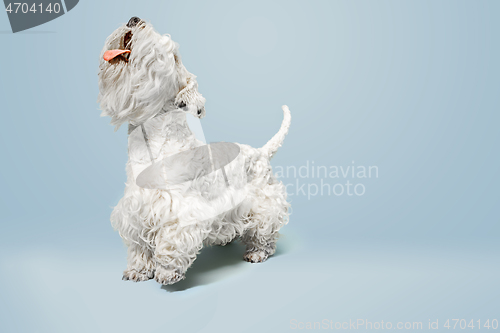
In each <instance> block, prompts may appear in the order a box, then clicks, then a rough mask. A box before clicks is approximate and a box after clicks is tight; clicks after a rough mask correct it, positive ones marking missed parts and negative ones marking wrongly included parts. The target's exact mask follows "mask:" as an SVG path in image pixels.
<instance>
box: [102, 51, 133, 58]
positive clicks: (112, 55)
mask: <svg viewBox="0 0 500 333" xmlns="http://www.w3.org/2000/svg"><path fill="white" fill-rule="evenodd" d="M124 53H130V50H108V51H106V52H104V56H103V58H104V60H106V61H110V60H111V59H114V58H116V57H118V56H119V55H120V54H124Z"/></svg>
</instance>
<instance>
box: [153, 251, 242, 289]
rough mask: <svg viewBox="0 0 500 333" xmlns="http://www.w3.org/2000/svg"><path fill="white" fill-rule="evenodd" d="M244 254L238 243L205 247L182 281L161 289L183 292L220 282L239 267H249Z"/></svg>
mask: <svg viewBox="0 0 500 333" xmlns="http://www.w3.org/2000/svg"><path fill="white" fill-rule="evenodd" d="M244 252H245V247H244V246H243V245H242V244H240V243H238V242H232V243H230V244H228V245H226V246H208V247H205V248H203V249H202V250H201V253H200V254H199V255H198V257H197V258H196V260H195V262H194V263H193V265H192V266H191V267H190V268H189V269H188V271H187V273H186V278H185V279H184V280H182V281H179V282H177V283H176V284H173V285H169V286H162V287H161V288H162V289H164V290H166V291H170V292H175V291H183V290H186V289H190V288H193V287H196V286H201V285H206V284H209V283H211V282H214V281H217V280H220V278H222V277H223V276H226V275H228V274H230V273H231V272H234V271H235V270H239V269H238V268H242V267H241V266H245V265H249V263H247V262H245V261H244V260H243V254H244Z"/></svg>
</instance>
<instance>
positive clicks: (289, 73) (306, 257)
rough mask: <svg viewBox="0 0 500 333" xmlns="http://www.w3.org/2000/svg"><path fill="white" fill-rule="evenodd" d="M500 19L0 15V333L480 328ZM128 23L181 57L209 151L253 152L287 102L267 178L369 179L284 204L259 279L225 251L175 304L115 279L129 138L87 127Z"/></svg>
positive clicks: (210, 254)
mask: <svg viewBox="0 0 500 333" xmlns="http://www.w3.org/2000/svg"><path fill="white" fill-rule="evenodd" d="M499 13H500V2H498V1H481V0H477V1H472V0H470V1H279V2H278V1H276V2H269V1H262V2H261V1H238V2H236V1H217V2H211V1H210V2H209V1H203V2H202V1H198V2H195V1H176V2H174V1H166V0H165V1H158V0H154V1H138V0H136V1H127V0H120V1H117V0H108V1H90V0H82V1H80V3H79V4H78V5H77V6H76V7H75V8H74V9H73V10H72V11H71V12H69V13H67V14H65V15H64V16H62V17H60V18H59V19H56V20H54V21H52V22H49V23H47V24H45V25H43V26H39V27H37V28H34V29H31V30H28V31H26V32H24V33H18V34H12V33H11V32H10V26H9V23H8V20H7V15H6V14H0V31H2V33H1V34H0V40H1V45H2V51H1V52H0V64H1V76H0V85H1V86H0V98H1V103H2V104H1V105H2V109H1V110H2V111H1V114H2V116H1V120H2V130H1V131H0V136H1V140H2V150H1V151H2V153H1V156H2V160H1V163H0V171H1V172H0V186H1V189H2V191H1V192H0V193H1V194H0V195H1V202H0V208H1V211H2V214H1V228H2V229H1V230H2V234H1V235H2V237H1V238H2V241H1V243H0V247H1V248H0V249H1V252H0V273H1V275H0V276H1V277H0V282H1V284H0V295H1V301H0V331H2V332H32V333H35V332H198V331H199V332H216V331H218V332H282V331H288V330H291V328H290V321H291V320H292V319H296V320H297V321H301V322H307V321H321V320H323V319H328V320H333V321H334V322H337V321H340V322H343V321H348V320H349V319H351V320H356V319H359V318H361V319H366V320H369V321H372V322H376V321H379V322H380V321H381V320H384V322H387V321H391V322H393V323H394V325H395V323H396V322H398V321H401V322H406V321H410V322H413V321H421V322H423V325H424V328H426V327H427V325H428V320H429V319H431V320H432V321H435V320H436V319H439V325H440V328H441V329H440V330H439V331H443V330H445V329H443V324H444V322H445V320H446V319H448V318H450V319H452V318H458V319H467V322H469V321H470V319H474V320H477V319H481V320H483V322H484V321H485V320H486V319H490V320H491V319H494V318H497V319H499V317H500V312H499V310H500V304H499V297H500V288H499V278H500V270H499V259H498V258H499V256H498V255H499V245H498V240H499V231H500V228H499V194H498V190H499V186H500V183H499V180H500V179H499V167H500V159H499V155H498V143H499V139H500V138H499V121H500V118H499V113H498V111H499V105H500V103H499V102H500V100H499V96H500V95H499V88H500V84H499V83H500V79H499V77H500V70H499V69H500V68H499V59H500V52H499V50H500V49H499V46H498V32H499V31H500V20H499V19H498V18H499ZM131 16H139V17H141V18H144V19H146V20H148V21H150V22H152V23H153V25H154V26H155V28H156V29H157V30H158V31H159V32H161V33H170V34H171V35H172V37H173V39H174V40H175V41H177V42H179V43H180V45H181V49H180V50H181V54H182V56H183V62H184V64H185V65H186V67H187V68H188V70H189V71H191V72H193V73H194V74H196V75H197V76H198V82H199V85H200V91H201V92H202V93H203V95H204V96H205V97H206V98H207V104H206V109H207V117H206V118H205V119H203V120H202V126H203V129H204V133H205V136H206V137H207V140H208V141H212V142H213V141H234V142H241V143H247V144H250V145H252V146H255V147H260V146H262V145H263V144H264V143H265V142H266V141H267V140H268V139H269V138H270V137H271V136H272V135H273V134H274V133H275V132H276V131H277V129H278V127H279V124H280V122H281V119H282V113H281V110H280V106H281V105H282V104H287V105H289V107H290V109H291V111H292V127H291V130H290V133H289V135H288V137H287V138H286V141H285V144H284V146H283V147H282V148H281V149H280V151H279V153H278V154H277V156H276V157H275V159H274V160H273V165H274V166H278V165H279V166H285V167H286V166H295V167H297V168H298V167H300V166H302V165H304V164H305V163H306V161H310V162H312V161H314V163H315V165H325V166H332V165H336V166H344V167H347V166H350V165H352V162H353V161H354V163H355V165H365V166H369V165H376V166H378V168H379V177H378V178H372V179H367V180H363V183H364V184H365V185H366V193H365V195H363V196H361V197H357V196H347V195H343V196H315V197H311V198H310V200H308V198H307V197H306V196H303V195H299V196H296V195H295V196H292V197H291V199H292V206H293V214H292V216H291V220H290V223H289V225H287V226H286V227H285V228H284V229H282V233H283V237H282V239H281V240H280V241H279V243H278V247H279V250H278V253H277V255H276V256H275V257H273V258H272V259H270V260H268V261H267V262H265V263H264V264H259V265H252V264H249V263H245V262H243V261H242V260H241V256H242V254H243V248H242V247H241V245H240V244H232V245H230V246H229V247H226V248H209V249H205V250H204V251H203V252H202V254H201V255H200V256H199V260H197V261H196V262H195V264H194V266H193V267H192V269H190V270H189V271H188V274H187V275H188V277H187V279H186V280H185V281H183V282H181V283H179V284H178V285H175V286H173V287H160V285H158V284H156V282H154V281H149V282H144V283H140V284H133V283H130V282H123V281H121V280H120V279H121V272H122V270H123V269H124V268H125V265H126V260H125V256H126V250H125V248H124V246H123V245H122V243H121V239H120V238H119V236H118V234H117V233H115V232H114V231H113V230H112V228H111V226H110V223H109V215H110V213H111V207H112V206H113V205H115V204H116V203H117V202H118V200H119V198H120V197H121V195H122V193H123V189H124V182H125V171H124V168H125V162H126V159H127V135H126V129H125V127H124V128H122V129H120V130H119V131H118V132H116V133H115V132H113V128H112V127H111V126H110V125H109V120H108V119H104V118H99V114H100V111H99V110H98V105H97V103H96V99H97V94H98V88H97V70H98V57H99V53H100V50H101V48H102V46H103V44H104V40H105V38H106V37H107V36H108V35H109V34H110V33H111V32H112V31H113V30H114V29H115V28H116V27H118V26H119V25H120V24H121V23H124V22H127V21H128V19H129V18H130V17H131ZM284 181H285V182H287V183H293V182H294V181H296V180H295V179H292V178H287V179H284ZM301 181H304V182H306V183H307V182H309V183H313V182H316V183H318V182H319V179H301ZM327 181H329V182H330V183H336V182H337V180H332V179H329V180H327ZM339 181H342V182H344V181H345V180H343V179H341V180H339ZM468 330H469V331H472V330H471V329H468ZM475 330H477V327H476V329H475ZM359 331H363V329H359Z"/></svg>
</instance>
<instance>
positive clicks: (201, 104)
mask: <svg viewBox="0 0 500 333" xmlns="http://www.w3.org/2000/svg"><path fill="white" fill-rule="evenodd" d="M189 74H190V75H189V76H188V77H187V79H186V82H187V85H186V86H185V87H182V89H181V90H180V91H179V93H178V94H177V96H176V97H175V101H174V103H175V105H176V106H177V107H178V108H179V109H183V110H184V111H186V112H188V113H191V114H192V115H193V116H195V117H198V118H203V117H204V116H205V101H206V100H205V98H204V97H203V96H202V95H201V94H200V93H199V92H198V82H197V81H196V76H194V75H192V74H191V73H189Z"/></svg>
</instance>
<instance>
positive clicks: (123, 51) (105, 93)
mask: <svg viewBox="0 0 500 333" xmlns="http://www.w3.org/2000/svg"><path fill="white" fill-rule="evenodd" d="M178 48H179V45H178V44H177V43H175V42H174V41H173V40H172V39H171V38H170V36H169V35H160V34H159V33H157V32H156V31H155V30H154V29H153V27H152V26H151V25H150V24H148V23H146V22H144V21H143V20H141V19H139V18H138V17H132V18H131V19H130V21H129V22H128V23H127V24H124V25H123V26H121V27H119V28H118V29H116V30H115V31H114V32H113V33H112V34H111V35H110V36H109V37H108V38H107V39H106V42H105V44H104V48H103V49H102V52H101V60H100V65H99V98H98V102H99V103H100V106H101V109H102V115H103V116H109V117H111V124H113V125H116V126H117V127H119V126H120V125H121V124H123V123H124V122H129V123H131V124H132V125H139V124H141V123H143V122H144V121H146V120H148V119H149V118H151V117H153V116H155V115H156V114H157V113H159V112H160V111H161V110H162V108H163V107H164V106H165V105H166V104H167V102H168V101H170V100H174V103H175V105H176V106H177V107H179V108H181V109H183V110H185V111H187V112H189V113H191V114H193V115H195V116H196V117H199V118H202V117H203V116H204V115H205V107H204V105H205V98H203V96H202V95H201V94H200V93H199V92H198V83H197V82H196V76H194V75H193V74H191V73H189V72H188V71H187V70H186V68H185V67H184V65H183V64H182V62H181V57H180V55H179V52H178Z"/></svg>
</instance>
